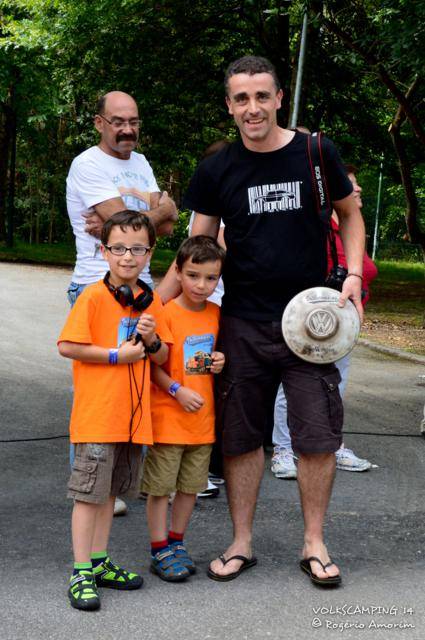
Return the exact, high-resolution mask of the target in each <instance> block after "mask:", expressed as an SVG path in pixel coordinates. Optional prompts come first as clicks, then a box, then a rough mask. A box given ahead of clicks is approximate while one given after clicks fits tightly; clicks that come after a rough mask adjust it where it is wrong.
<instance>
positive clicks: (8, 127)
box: [0, 104, 13, 240]
mask: <svg viewBox="0 0 425 640" xmlns="http://www.w3.org/2000/svg"><path fill="white" fill-rule="evenodd" d="M12 130H13V118H12V113H11V110H10V107H9V106H8V105H5V104H1V105H0V240H6V215H7V194H8V188H7V187H8V180H7V176H8V165H9V157H10V143H11V140H12Z"/></svg>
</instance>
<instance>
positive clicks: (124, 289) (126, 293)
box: [103, 271, 153, 311]
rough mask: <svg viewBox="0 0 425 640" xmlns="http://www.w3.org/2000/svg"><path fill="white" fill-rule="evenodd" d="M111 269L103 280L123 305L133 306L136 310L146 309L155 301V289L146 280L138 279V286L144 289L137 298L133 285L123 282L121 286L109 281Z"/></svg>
mask: <svg viewBox="0 0 425 640" xmlns="http://www.w3.org/2000/svg"><path fill="white" fill-rule="evenodd" d="M109 276H110V271H108V272H107V273H105V277H104V278H103V282H104V283H105V285H106V287H107V289H108V290H109V291H110V292H111V293H112V295H113V296H114V298H115V300H116V301H117V302H119V303H120V305H121V306H122V307H133V309H134V310H135V311H144V309H147V308H148V307H149V305H151V304H152V302H153V291H152V289H151V288H150V286H149V285H147V284H146V282H143V281H142V280H137V283H136V284H137V286H138V287H139V288H140V289H141V290H142V293H139V295H138V296H137V297H136V298H135V297H134V295H133V292H132V290H131V287H130V286H129V285H128V284H122V285H121V286H120V287H114V285H113V284H111V283H110V282H109Z"/></svg>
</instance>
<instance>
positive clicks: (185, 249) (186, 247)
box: [176, 236, 226, 271]
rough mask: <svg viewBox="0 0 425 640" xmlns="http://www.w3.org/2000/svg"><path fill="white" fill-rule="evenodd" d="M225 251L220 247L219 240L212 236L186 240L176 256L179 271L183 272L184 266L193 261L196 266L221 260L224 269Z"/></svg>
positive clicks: (193, 237)
mask: <svg viewBox="0 0 425 640" xmlns="http://www.w3.org/2000/svg"><path fill="white" fill-rule="evenodd" d="M225 257H226V252H225V250H224V249H223V248H222V247H220V245H219V244H218V242H217V240H214V238H211V237H210V236H192V237H191V238H186V240H184V241H183V242H182V244H181V245H180V247H179V250H178V252H177V256H176V265H177V269H178V270H179V271H181V270H182V269H183V265H184V263H185V262H187V261H188V260H190V259H192V262H194V263H195V264H205V262H216V261H217V260H220V262H221V268H223V264H224V258H225Z"/></svg>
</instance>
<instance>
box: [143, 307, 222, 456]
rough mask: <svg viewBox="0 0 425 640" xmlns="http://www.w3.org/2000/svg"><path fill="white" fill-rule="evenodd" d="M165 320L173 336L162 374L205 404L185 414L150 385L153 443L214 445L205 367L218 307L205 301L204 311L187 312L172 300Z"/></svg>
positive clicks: (215, 330) (210, 383)
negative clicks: (196, 394) (194, 392)
mask: <svg viewBox="0 0 425 640" xmlns="http://www.w3.org/2000/svg"><path fill="white" fill-rule="evenodd" d="M164 315H165V321H166V323H167V325H168V328H169V330H170V332H171V335H172V336H173V343H172V344H171V345H170V353H169V357H168V362H167V363H166V364H165V365H163V369H164V371H166V372H167V373H168V375H169V376H170V377H171V378H172V379H173V380H175V381H176V382H179V383H180V384H181V385H183V386H184V387H189V388H190V389H193V391H197V392H198V393H199V394H200V395H201V396H202V397H203V398H204V400H205V404H204V405H203V407H201V409H199V411H196V412H195V413H187V412H186V411H185V410H184V409H183V407H182V406H181V404H179V402H177V400H176V399H175V398H173V397H172V396H170V395H169V394H168V393H167V392H165V391H162V389H159V388H158V387H157V386H156V385H154V384H152V399H151V407H152V426H153V439H154V442H160V443H163V444H210V443H212V442H214V440H215V436H214V380H213V374H212V373H210V371H209V369H208V368H206V367H208V365H209V364H211V352H212V351H214V346H215V341H216V338H217V333H218V321H219V316H220V308H219V307H218V306H217V305H216V304H214V303H212V302H207V307H206V309H205V310H204V311H188V310H187V309H183V308H182V307H180V306H179V305H178V304H176V303H175V302H174V300H171V301H170V302H168V303H167V304H166V305H165V307H164Z"/></svg>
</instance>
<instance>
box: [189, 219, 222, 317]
mask: <svg viewBox="0 0 425 640" xmlns="http://www.w3.org/2000/svg"><path fill="white" fill-rule="evenodd" d="M194 220H195V212H194V211H192V215H191V216H190V220H189V228H188V231H189V236H191V235H192V227H193V221H194ZM223 227H224V223H223V220H220V229H222V228H223ZM223 296H224V284H223V278H220V280H219V281H218V282H217V286H216V288H215V289H214V291H213V292H212V294H211V295H210V297H209V298H208V300H209V301H210V302H214V304H218V306H219V307H221V299H222V297H223Z"/></svg>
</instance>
